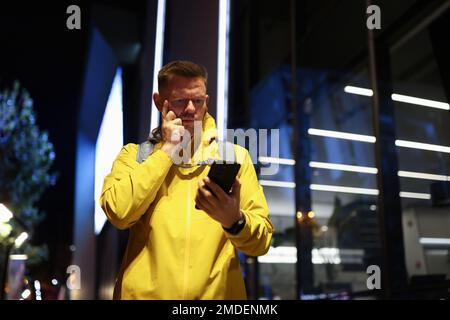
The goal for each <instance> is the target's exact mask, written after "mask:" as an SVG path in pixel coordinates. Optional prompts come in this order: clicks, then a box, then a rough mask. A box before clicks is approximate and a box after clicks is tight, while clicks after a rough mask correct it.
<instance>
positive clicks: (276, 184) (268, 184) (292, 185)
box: [259, 180, 295, 189]
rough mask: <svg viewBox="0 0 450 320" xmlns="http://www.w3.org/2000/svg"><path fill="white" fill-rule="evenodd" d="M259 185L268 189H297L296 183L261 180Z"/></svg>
mask: <svg viewBox="0 0 450 320" xmlns="http://www.w3.org/2000/svg"><path fill="white" fill-rule="evenodd" d="M259 184H260V185H262V186H266V187H280V188H291V189H292V188H295V182H286V181H274V180H259Z"/></svg>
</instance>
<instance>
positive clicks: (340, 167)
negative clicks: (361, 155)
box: [309, 161, 378, 174]
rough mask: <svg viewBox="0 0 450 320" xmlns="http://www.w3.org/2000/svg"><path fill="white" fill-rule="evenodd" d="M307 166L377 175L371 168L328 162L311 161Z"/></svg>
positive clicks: (374, 169) (375, 169) (375, 170)
mask: <svg viewBox="0 0 450 320" xmlns="http://www.w3.org/2000/svg"><path fill="white" fill-rule="evenodd" d="M309 166H310V167H311V168H319V169H330V170H341V171H351V172H361V173H370V174H377V173H378V169H377V168H373V167H363V166H350V165H346V164H338V163H329V162H316V161H311V162H310V163H309Z"/></svg>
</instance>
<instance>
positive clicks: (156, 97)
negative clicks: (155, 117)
mask: <svg viewBox="0 0 450 320" xmlns="http://www.w3.org/2000/svg"><path fill="white" fill-rule="evenodd" d="M153 102H155V106H156V108H157V109H158V111H159V112H161V111H162V107H163V104H162V103H161V95H160V94H159V93H158V92H155V93H153Z"/></svg>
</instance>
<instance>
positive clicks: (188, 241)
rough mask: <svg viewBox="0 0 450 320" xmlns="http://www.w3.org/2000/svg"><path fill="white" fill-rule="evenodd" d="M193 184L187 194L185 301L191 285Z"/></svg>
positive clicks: (190, 182)
mask: <svg viewBox="0 0 450 320" xmlns="http://www.w3.org/2000/svg"><path fill="white" fill-rule="evenodd" d="M191 184H192V181H191V180H189V187H188V194H187V204H186V205H187V210H186V247H185V253H184V284H183V300H186V299H187V298H186V296H187V294H188V285H189V256H190V248H191Z"/></svg>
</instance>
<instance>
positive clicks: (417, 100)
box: [344, 86, 450, 110]
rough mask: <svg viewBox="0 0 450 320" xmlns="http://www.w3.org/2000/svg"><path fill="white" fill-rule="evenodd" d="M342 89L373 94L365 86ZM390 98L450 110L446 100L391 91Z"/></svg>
mask: <svg viewBox="0 0 450 320" xmlns="http://www.w3.org/2000/svg"><path fill="white" fill-rule="evenodd" d="M344 91H345V92H347V93H352V94H357V95H360V96H368V97H371V96H373V90H372V89H367V88H360V87H354V86H346V87H344ZM391 99H392V100H393V101H397V102H404V103H409V104H415V105H419V106H423V107H430V108H436V109H442V110H450V105H449V104H448V103H446V102H440V101H436V100H430V99H423V98H418V97H412V96H406V95H403V94H398V93H393V94H392V95H391Z"/></svg>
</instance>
